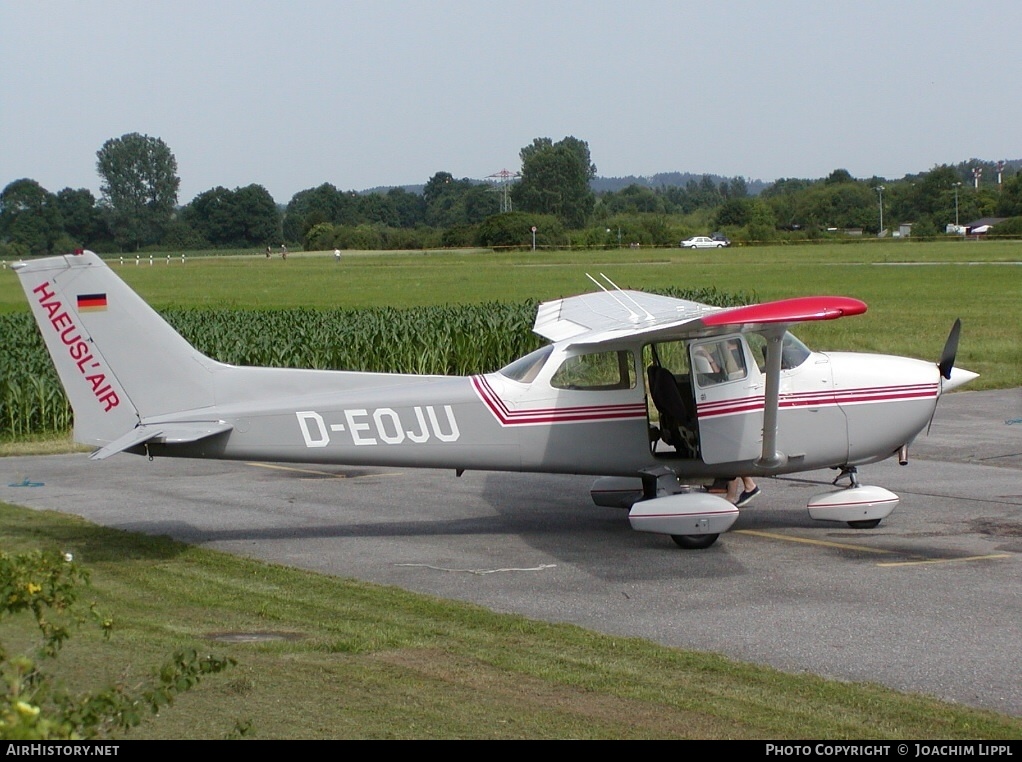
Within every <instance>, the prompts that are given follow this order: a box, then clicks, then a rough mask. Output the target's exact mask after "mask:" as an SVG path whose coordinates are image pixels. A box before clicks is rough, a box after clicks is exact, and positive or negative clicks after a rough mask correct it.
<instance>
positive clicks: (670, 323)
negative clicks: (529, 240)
mask: <svg viewBox="0 0 1022 762" xmlns="http://www.w3.org/2000/svg"><path fill="white" fill-rule="evenodd" d="M865 311H866V305H865V303H863V302H861V301H859V300H858V299H852V298H849V297H846V296H810V297H799V298H795V299H782V300H780V301H775V302H764V303H762V304H754V305H749V306H745V307H734V308H721V307H713V306H711V305H708V304H700V303H699V302H692V301H688V300H685V299H675V298H673V297H670V296H659V295H657V294H647V293H644V292H641V291H627V290H620V289H619V290H616V291H607V290H604V291H601V292H599V293H592V294H581V295H579V296H572V297H568V298H565V299H557V300H554V301H550V302H543V303H542V304H541V305H540V306H539V310H538V311H537V313H536V323H535V325H534V327H533V330H534V331H535V332H536V333H538V334H539V335H540V336H543V337H544V338H547V339H550V340H551V341H558V342H560V341H566V342H567V343H568V344H570V345H574V346H596V345H600V344H609V343H613V342H615V341H620V340H622V339H630V338H633V337H640V336H641V337H642V338H643V339H646V340H648V341H651V342H656V341H666V340H668V339H675V340H676V339H694V338H702V337H706V336H713V335H717V334H723V333H729V332H733V331H735V330H736V326H738V327H740V330H743V331H763V330H768V329H770V328H772V327H773V328H779V332H780V333H783V332H784V330H786V327H787V326H788V325H792V324H794V323H801V322H805V321H811V320H833V319H835V318H839V317H848V316H850V315H860V314H862V313H864V312H865ZM782 326H783V327H782Z"/></svg>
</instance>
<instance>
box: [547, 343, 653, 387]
mask: <svg viewBox="0 0 1022 762" xmlns="http://www.w3.org/2000/svg"><path fill="white" fill-rule="evenodd" d="M550 385H551V386H552V387H554V388H555V389H574V390H583V391H609V390H613V389H634V388H635V363H633V362H632V355H631V353H630V352H625V351H618V352H595V353H592V354H586V355H575V356H574V357H569V358H567V359H566V360H565V361H564V362H563V363H561V367H559V368H558V369H557V372H556V373H554V375H553V377H552V378H551V379H550Z"/></svg>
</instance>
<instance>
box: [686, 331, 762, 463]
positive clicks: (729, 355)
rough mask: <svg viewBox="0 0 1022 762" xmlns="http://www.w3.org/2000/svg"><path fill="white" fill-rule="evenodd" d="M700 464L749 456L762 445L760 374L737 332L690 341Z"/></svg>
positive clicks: (751, 457) (746, 346)
mask: <svg viewBox="0 0 1022 762" xmlns="http://www.w3.org/2000/svg"><path fill="white" fill-rule="evenodd" d="M689 353H690V363H691V368H692V384H693V389H694V393H695V404H696V415H697V418H698V422H699V441H700V454H701V457H702V459H703V462H705V463H731V462H735V461H742V460H752V459H754V458H757V457H758V456H759V455H760V452H761V449H762V444H763V395H764V390H765V378H764V376H763V375H762V374H761V373H760V370H759V368H758V367H757V365H756V362H755V361H754V359H753V357H752V354H751V352H750V351H749V346H748V344H747V343H746V341H745V337H744V336H743V335H742V334H735V335H733V336H723V337H716V338H713V339H707V340H703V341H694V342H692V343H691V344H689Z"/></svg>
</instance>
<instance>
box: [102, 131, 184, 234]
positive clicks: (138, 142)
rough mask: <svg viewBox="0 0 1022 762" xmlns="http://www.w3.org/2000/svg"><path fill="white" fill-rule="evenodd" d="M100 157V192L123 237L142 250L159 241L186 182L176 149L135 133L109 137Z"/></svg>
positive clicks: (160, 141)
mask: <svg viewBox="0 0 1022 762" xmlns="http://www.w3.org/2000/svg"><path fill="white" fill-rule="evenodd" d="M96 156H97V159H98V160H97V162H96V169H97V170H98V172H99V176H100V177H101V178H102V180H103V183H102V185H101V186H100V190H101V191H102V192H103V200H104V202H105V203H106V204H107V205H108V206H109V208H110V211H111V220H110V222H111V225H110V226H111V228H112V229H113V231H114V235H115V236H116V237H117V239H118V241H119V242H120V243H121V244H122V245H131V246H134V248H136V249H138V248H141V247H142V246H143V245H145V244H149V243H156V242H158V241H159V240H160V235H161V233H162V232H163V226H164V225H165V224H166V223H168V222H169V221H170V219H171V217H172V215H173V214H174V207H175V206H176V205H177V191H178V188H179V187H180V185H181V179H180V178H179V177H178V176H177V160H176V159H175V158H174V154H173V153H171V151H170V148H169V147H168V146H167V144H166V143H164V142H163V141H162V140H160V139H159V138H152V137H149V136H148V135H139V134H138V133H137V132H132V133H129V134H127V135H122V136H121V137H119V138H111V139H110V140H108V141H106V142H105V143H104V144H103V147H102V148H100V149H99V151H97V152H96Z"/></svg>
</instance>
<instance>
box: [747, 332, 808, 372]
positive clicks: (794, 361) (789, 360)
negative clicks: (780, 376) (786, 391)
mask: <svg viewBox="0 0 1022 762" xmlns="http://www.w3.org/2000/svg"><path fill="white" fill-rule="evenodd" d="M746 336H747V337H748V340H749V346H750V347H751V348H752V355H753V357H755V358H756V365H757V366H759V370H760V372H761V373H762V372H765V371H766V339H764V338H763V337H762V336H761V335H760V334H758V333H749V334H746ZM810 354H812V352H811V350H810V349H809V347H807V346H806V345H805V344H803V343H802V342H801V341H799V340H798V339H797V338H796V337H795V336H793V335H792V334H790V333H788V332H787V331H785V333H784V340H783V341H782V342H781V370H791V369H792V368H797V367H798V366H799V365H801V364H802V363H804V362H805V361H806V360H807V359H808V357H809V355H810Z"/></svg>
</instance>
